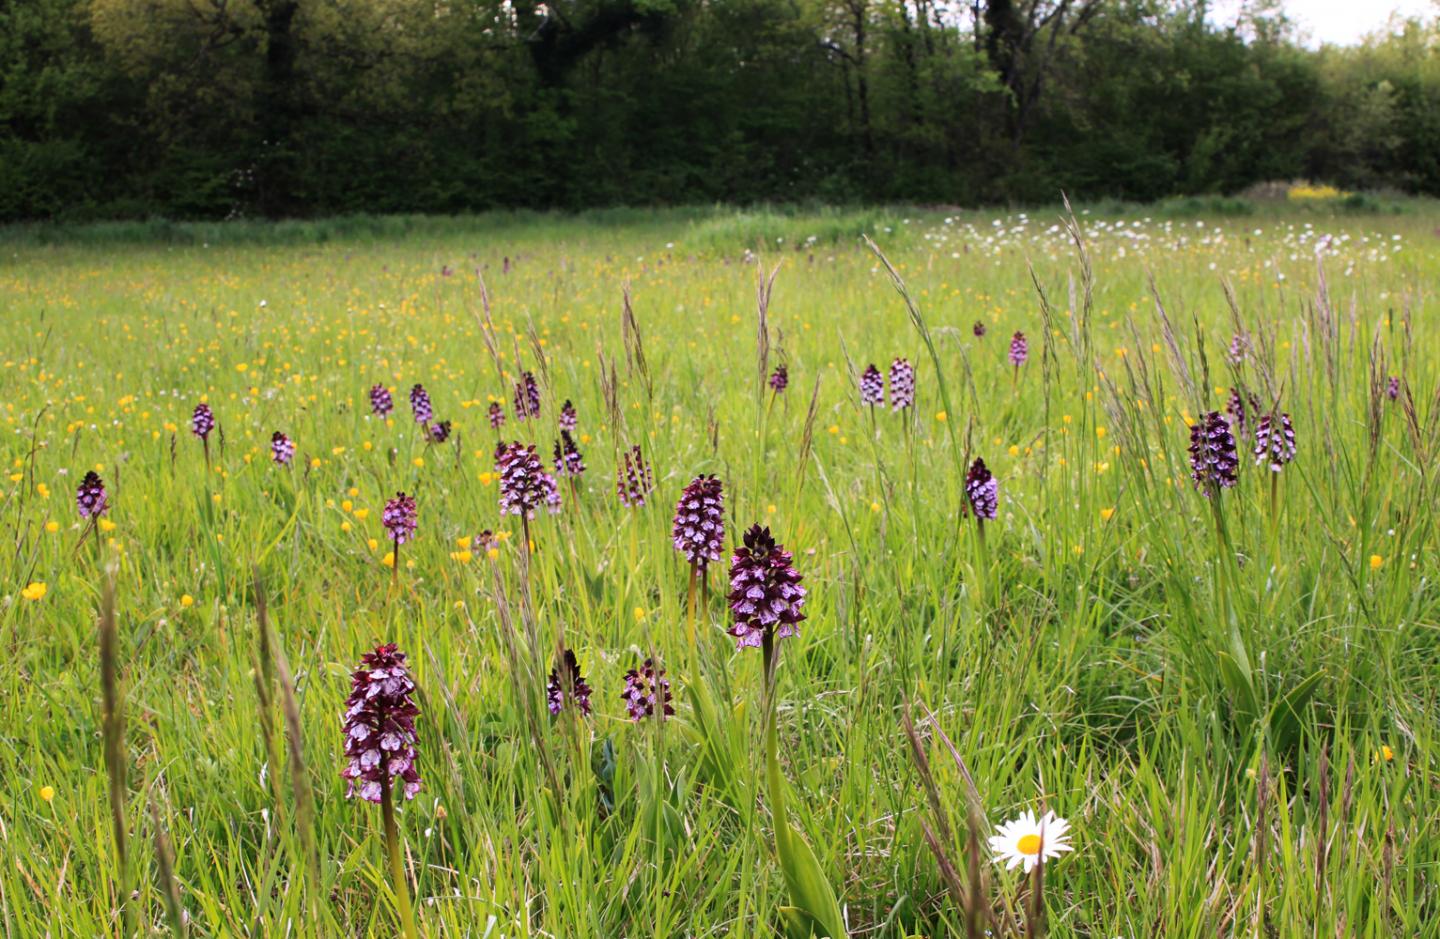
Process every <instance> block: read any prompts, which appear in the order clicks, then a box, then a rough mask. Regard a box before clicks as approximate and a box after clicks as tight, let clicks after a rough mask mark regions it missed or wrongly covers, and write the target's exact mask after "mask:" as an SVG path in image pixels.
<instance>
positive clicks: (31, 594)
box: [20, 580, 50, 603]
mask: <svg viewBox="0 0 1440 939" xmlns="http://www.w3.org/2000/svg"><path fill="white" fill-rule="evenodd" d="M49 589H50V588H49V587H46V586H45V584H44V583H42V582H41V581H38V580H37V581H35V582H33V583H32V584H30V585H29V586H28V587H26V588H25V589H24V590H21V591H20V596H22V597H24V598H25V599H26V600H29V601H31V602H32V603H34V602H36V601H39V600H43V599H45V594H46V592H47V591H48V590H49Z"/></svg>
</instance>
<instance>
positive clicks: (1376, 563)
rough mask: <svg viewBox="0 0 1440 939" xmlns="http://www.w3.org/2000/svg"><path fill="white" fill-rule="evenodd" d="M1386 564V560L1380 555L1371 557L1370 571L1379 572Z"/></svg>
mask: <svg viewBox="0 0 1440 939" xmlns="http://www.w3.org/2000/svg"><path fill="white" fill-rule="evenodd" d="M1384 564H1385V559H1384V558H1382V557H1381V556H1380V555H1378V554H1372V555H1370V569H1371V570H1372V571H1378V570H1379V569H1380V568H1381V567H1382V566H1383V565H1384Z"/></svg>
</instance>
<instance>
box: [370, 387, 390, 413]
mask: <svg viewBox="0 0 1440 939" xmlns="http://www.w3.org/2000/svg"><path fill="white" fill-rule="evenodd" d="M370 410H372V411H374V412H375V416H376V417H384V416H385V415H386V414H389V413H390V412H391V411H393V410H395V399H394V398H392V397H390V389H389V388H386V387H385V386H384V385H381V384H375V385H371V386H370Z"/></svg>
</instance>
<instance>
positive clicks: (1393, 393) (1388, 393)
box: [1385, 375, 1400, 401]
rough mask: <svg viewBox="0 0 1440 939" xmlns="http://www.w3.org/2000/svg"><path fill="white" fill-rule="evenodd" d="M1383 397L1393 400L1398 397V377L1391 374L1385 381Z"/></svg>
mask: <svg viewBox="0 0 1440 939" xmlns="http://www.w3.org/2000/svg"><path fill="white" fill-rule="evenodd" d="M1385 397H1387V398H1389V399H1390V400H1391V401H1394V400H1396V399H1398V398H1399V397H1400V377H1399V376H1398V375H1391V376H1390V380H1389V381H1387V382H1386V383H1385Z"/></svg>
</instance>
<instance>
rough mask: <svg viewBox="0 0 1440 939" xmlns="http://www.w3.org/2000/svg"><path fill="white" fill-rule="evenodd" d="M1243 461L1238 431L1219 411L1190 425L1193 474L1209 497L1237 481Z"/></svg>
mask: <svg viewBox="0 0 1440 939" xmlns="http://www.w3.org/2000/svg"><path fill="white" fill-rule="evenodd" d="M1239 465H1240V460H1239V457H1238V456H1237V455H1236V453H1235V435H1234V434H1232V433H1231V432H1230V425H1229V424H1228V423H1226V421H1225V418H1224V417H1222V416H1221V414H1220V412H1219V411H1211V412H1209V413H1208V414H1204V415H1201V417H1200V419H1199V420H1198V421H1196V422H1195V424H1194V425H1193V426H1192V427H1191V428H1190V478H1191V479H1193V480H1195V485H1196V487H1197V488H1199V489H1200V491H1201V492H1202V493H1204V494H1205V496H1206V497H1207V498H1208V497H1209V496H1211V495H1213V494H1214V493H1216V492H1219V491H1220V490H1221V489H1229V488H1230V487H1231V486H1234V485H1235V482H1236V477H1235V470H1236V468H1237V467H1238V466H1239Z"/></svg>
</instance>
